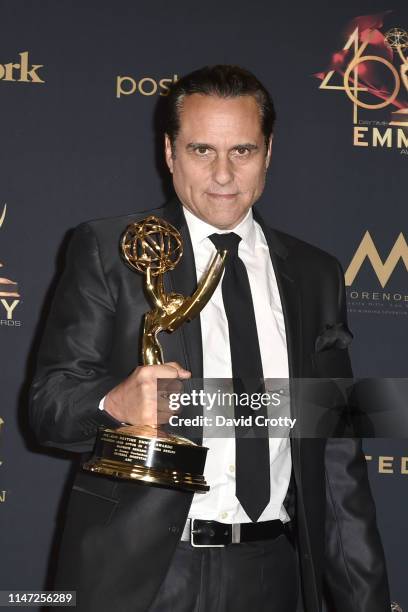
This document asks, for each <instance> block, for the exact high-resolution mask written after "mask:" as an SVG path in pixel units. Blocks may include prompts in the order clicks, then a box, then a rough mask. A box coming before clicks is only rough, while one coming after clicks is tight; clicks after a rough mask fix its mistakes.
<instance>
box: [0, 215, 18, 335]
mask: <svg viewBox="0 0 408 612" xmlns="http://www.w3.org/2000/svg"><path fill="white" fill-rule="evenodd" d="M6 212H7V204H4V206H3V210H2V213H1V216H0V228H1V227H2V226H3V223H4V220H5V218H6ZM3 267H4V266H3V263H2V262H1V261H0V268H3ZM19 303H20V293H19V291H18V285H17V283H16V282H15V281H13V280H10V279H9V278H6V277H1V276H0V305H1V309H0V310H2V311H3V312H0V325H1V326H8V327H13V326H15V327H18V326H20V325H21V321H17V320H15V319H14V311H15V309H16V308H17V306H18V305H19ZM2 317H6V318H2Z"/></svg>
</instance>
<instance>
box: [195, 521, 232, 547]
mask: <svg viewBox="0 0 408 612" xmlns="http://www.w3.org/2000/svg"><path fill="white" fill-rule="evenodd" d="M195 520H196V519H193V518H192V519H191V528H190V544H191V546H194V548H224V546H226V545H225V544H195V543H194V535H195V533H194V521H195Z"/></svg>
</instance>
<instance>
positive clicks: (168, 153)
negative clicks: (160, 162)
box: [164, 134, 173, 174]
mask: <svg viewBox="0 0 408 612" xmlns="http://www.w3.org/2000/svg"><path fill="white" fill-rule="evenodd" d="M164 155H165V157H166V163H167V165H168V167H169V170H170V172H171V173H172V174H173V150H172V148H171V142H170V138H169V135H168V134H165V135H164Z"/></svg>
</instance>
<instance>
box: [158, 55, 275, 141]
mask: <svg viewBox="0 0 408 612" xmlns="http://www.w3.org/2000/svg"><path fill="white" fill-rule="evenodd" d="M192 94H202V95H205V96H218V97H220V98H237V97H239V96H253V97H254V98H255V100H256V102H257V104H258V107H259V112H260V115H261V125H262V132H263V135H264V138H265V146H266V148H267V147H268V144H269V139H270V137H271V135H272V132H273V125H274V123H275V119H276V113H275V108H274V106H273V102H272V99H271V96H270V95H269V92H268V91H267V90H266V89H265V87H264V86H263V85H262V83H261V82H260V81H259V80H258V79H257V78H256V76H255V75H253V74H252V73H251V72H249V71H248V70H245V69H244V68H240V67H239V66H230V65H227V64H218V65H216V66H204V68H200V69H199V70H194V72H190V73H189V74H186V75H185V76H183V77H182V78H181V79H180V80H179V81H176V82H175V83H174V84H173V85H172V87H171V88H170V93H169V95H168V98H167V113H166V120H165V131H166V133H167V134H168V136H169V139H170V142H171V146H172V149H173V152H174V143H175V140H176V138H177V134H178V132H179V130H180V111H181V109H182V106H183V99H184V98H185V97H186V96H191V95H192Z"/></svg>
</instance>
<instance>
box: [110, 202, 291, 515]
mask: <svg viewBox="0 0 408 612" xmlns="http://www.w3.org/2000/svg"><path fill="white" fill-rule="evenodd" d="M183 211H184V214H185V218H186V221H187V225H188V229H189V232H190V236H191V242H192V246H193V252H194V259H195V267H196V274H197V279H200V278H201V277H202V275H203V274H204V272H205V271H206V270H207V268H208V265H209V263H210V261H211V259H212V257H213V256H214V254H215V252H216V249H215V246H214V244H213V243H212V242H211V240H210V239H209V238H208V236H210V235H211V234H213V233H226V232H229V231H233V232H235V233H236V234H238V235H239V236H241V239H242V240H241V241H240V243H239V247H238V255H239V257H240V258H241V259H242V261H243V262H244V264H245V266H246V269H247V272H248V278H249V284H250V287H251V293H252V301H253V305H254V310H255V320H256V326H257V331H258V340H259V348H260V353H261V360H262V368H263V375H264V378H275V379H287V378H288V377H289V368H288V353H287V346H286V333H285V323H284V318H283V313H282V305H281V300H280V295H279V291H278V286H277V283H276V278H275V272H274V269H273V266H272V262H271V258H270V254H269V248H268V245H267V242H266V239H265V236H264V234H263V232H262V229H261V227H260V226H259V224H258V223H257V222H256V221H255V220H254V218H253V215H252V209H250V210H249V211H248V213H247V215H246V217H245V218H244V219H243V220H242V221H241V222H240V223H239V224H238V225H237V226H236V227H234V228H233V230H220V229H218V228H216V227H214V226H212V225H209V224H208V223H206V222H205V221H202V220H201V219H199V218H198V217H196V216H195V215H194V214H192V213H191V212H190V211H189V210H187V209H186V208H185V207H183ZM221 283H222V279H221V281H220V283H219V284H218V286H217V288H216V289H215V291H214V293H213V295H212V297H211V299H210V300H209V302H208V303H207V305H206V306H205V308H204V309H203V310H202V311H201V313H200V323H201V337H202V345H203V378H204V379H216V378H224V379H225V378H226V379H231V378H232V365H231V351H230V344H229V331H228V321H227V317H226V314H225V308H224V302H223V298H222V289H221ZM104 399H105V398H103V399H102V400H101V402H100V404H99V408H100V409H101V410H103V408H104ZM202 444H203V446H207V447H208V449H209V450H208V453H207V459H206V463H205V469H204V477H205V479H206V481H207V483H208V485H209V486H210V490H209V491H208V492H207V493H196V494H195V495H194V497H193V501H192V504H191V508H190V512H189V517H192V518H200V519H207V520H216V521H219V522H223V523H248V522H251V519H250V518H249V516H248V515H247V513H246V512H245V510H244V509H243V507H242V506H241V504H240V503H239V501H238V499H237V498H236V496H235V439H234V438H233V437H230V438H218V437H206V427H205V425H204V428H203V442H202ZM269 456H270V478H271V497H270V500H269V503H268V504H267V506H266V507H265V509H264V510H263V512H262V514H261V516H260V517H259V519H258V522H261V521H270V520H273V519H280V520H281V521H283V522H286V521H288V520H289V516H288V514H287V512H286V510H285V507H284V505H283V501H284V499H285V496H286V492H287V490H288V486H289V480H290V475H291V469H292V461H291V453H290V442H289V439H288V438H287V437H284V438H277V437H270V438H269Z"/></svg>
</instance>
